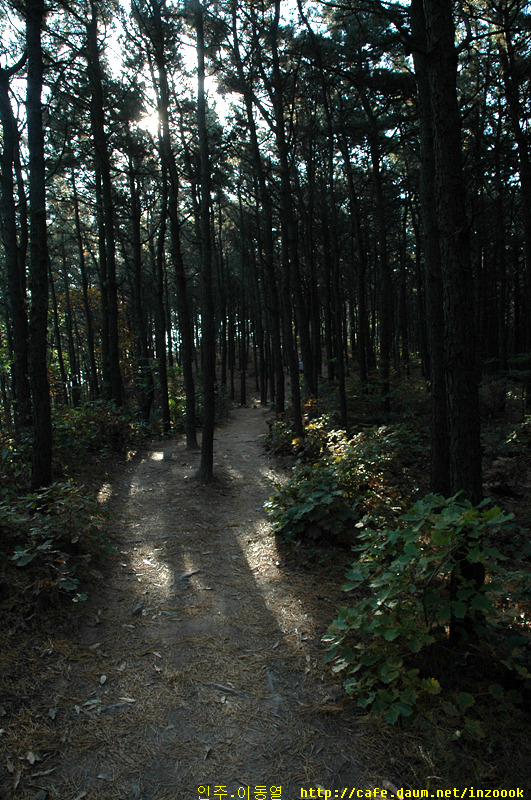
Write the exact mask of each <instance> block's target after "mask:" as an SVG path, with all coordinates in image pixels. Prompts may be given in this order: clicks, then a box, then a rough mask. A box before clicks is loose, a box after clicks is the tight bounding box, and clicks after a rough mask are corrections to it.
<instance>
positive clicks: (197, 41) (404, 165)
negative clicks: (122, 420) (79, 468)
mask: <svg viewBox="0 0 531 800" xmlns="http://www.w3.org/2000/svg"><path fill="white" fill-rule="evenodd" d="M6 8H7V7H6ZM17 8H18V7H15V6H14V5H13V6H12V7H11V10H10V13H11V14H13V15H15V16H16V15H17V14H19V11H18V10H17ZM131 10H132V13H131V14H130V15H129V14H122V15H121V16H120V12H119V9H118V7H117V6H115V5H113V4H112V3H111V2H110V0H105V2H103V0H102V1H101V2H97V0H78V2H75V3H69V4H66V5H61V4H60V5H59V6H57V7H54V8H53V9H51V8H50V9H49V10H48V14H47V16H45V14H44V11H45V9H44V7H43V6H42V4H40V3H39V2H38V1H37V0H32V2H30V3H29V4H28V6H27V9H26V21H27V23H28V29H27V30H28V37H29V38H28V41H27V42H22V40H21V39H20V35H19V34H18V33H17V29H16V28H15V27H12V26H11V23H10V17H9V16H8V15H7V14H6V12H5V11H4V12H0V26H1V28H2V34H3V37H4V38H5V39H6V41H8V40H9V39H12V40H13V47H12V48H11V50H12V52H14V53H18V55H15V56H13V57H10V58H9V59H7V58H5V59H4V60H3V61H2V62H1V63H0V117H1V125H2V144H1V147H2V153H1V156H2V165H1V166H2V187H1V192H2V195H1V199H2V202H1V212H2V240H3V248H2V253H1V256H0V259H1V260H0V271H1V276H2V280H1V282H0V292H1V298H0V299H1V304H0V310H1V311H0V326H1V333H2V340H3V347H2V351H1V352H2V354H4V355H3V358H4V362H5V363H4V364H3V365H2V369H1V376H0V377H1V387H0V388H1V390H2V394H1V397H2V424H3V425H4V426H7V427H9V426H13V427H14V428H15V429H17V430H19V431H22V430H23V429H24V428H25V426H27V424H28V420H29V417H30V413H33V414H37V415H39V417H38V418H39V421H37V417H35V418H34V426H35V428H36V429H37V428H38V433H37V438H36V439H35V447H36V448H37V449H38V452H39V454H41V455H40V456H39V458H40V457H41V456H42V458H43V459H44V460H46V462H47V463H49V453H50V450H49V447H48V445H47V444H46V442H47V441H48V440H49V438H50V428H49V424H48V422H46V420H47V419H49V416H50V409H49V408H47V406H46V398H45V395H46V391H45V389H46V386H48V384H49V385H50V387H51V399H52V406H53V405H54V404H58V403H59V402H60V401H61V402H65V400H66V402H68V403H71V404H73V405H76V404H78V403H80V402H83V401H85V400H92V399H95V398H96V397H98V396H100V395H103V396H104V397H106V398H108V399H110V400H111V401H112V402H114V403H115V404H117V405H120V404H125V405H127V406H128V407H130V408H131V409H132V410H134V411H135V412H137V413H138V414H139V415H140V416H141V417H142V418H144V419H145V420H150V419H152V418H153V416H154V415H155V416H158V418H159V420H160V425H161V427H162V429H163V430H165V431H168V430H169V429H170V427H171V422H172V421H171V414H172V413H173V411H172V409H174V407H175V403H176V400H175V392H176V387H178V390H179V391H180V386H181V385H182V387H183V390H184V393H185V401H184V404H185V407H186V426H185V427H186V439H187V444H188V446H189V447H197V434H196V429H197V420H198V416H197V412H198V408H199V401H200V402H201V404H202V406H201V409H200V416H199V419H201V421H202V422H203V447H204V451H203V457H202V467H201V476H202V479H203V480H209V478H210V477H211V474H212V463H213V452H212V441H213V438H212V431H213V427H212V426H213V420H214V413H215V403H216V399H215V396H216V379H217V386H218V390H219V391H221V392H222V391H225V390H226V391H227V393H228V394H229V395H230V396H231V397H233V398H236V396H237V390H236V377H237V376H238V373H239V376H240V392H239V398H240V401H241V402H245V401H246V399H247V397H246V394H245V386H246V381H245V379H246V376H247V374H248V367H249V366H250V365H253V366H254V367H255V372H256V374H257V376H258V377H257V380H258V386H257V390H258V391H259V392H260V397H261V399H262V402H272V403H274V404H275V405H276V407H277V408H278V409H279V410H284V409H286V407H287V403H286V398H287V397H288V396H289V400H290V408H289V413H290V414H291V415H292V417H293V421H294V429H295V432H296V434H297V435H298V436H303V435H304V425H303V403H304V401H305V399H306V398H307V397H309V396H315V395H316V394H317V393H318V391H319V384H320V381H322V380H326V381H328V382H329V383H330V384H331V385H332V386H335V387H336V388H337V392H338V395H339V399H340V406H341V424H342V425H346V424H348V421H349V415H350V416H351V415H352V410H351V409H352V399H351V397H350V396H349V376H352V374H353V373H354V372H356V373H357V374H358V375H359V379H360V386H359V390H360V391H373V387H374V385H375V384H376V385H377V389H378V391H379V392H380V394H381V408H382V410H383V411H384V412H385V410H386V408H389V406H390V405H391V402H392V393H393V386H394V382H395V381H396V380H398V379H399V376H400V379H402V378H403V376H404V374H405V375H408V374H409V371H410V369H411V362H410V356H413V355H418V357H419V360H420V364H421V369H422V371H423V374H424V376H425V378H426V380H427V381H428V382H429V387H430V391H431V396H432V410H433V414H432V452H433V458H432V486H433V488H434V489H436V490H437V491H441V492H443V493H444V494H448V493H451V492H454V491H457V490H458V489H464V490H465V491H466V492H467V493H468V494H469V496H470V497H471V498H477V497H479V496H480V494H481V471H480V462H481V458H480V450H479V422H478V420H479V412H478V400H477V389H478V383H479V380H480V377H481V369H482V365H483V369H484V370H488V371H489V372H495V371H496V370H499V369H502V370H507V369H509V368H510V369H512V374H513V376H514V377H515V378H520V379H521V380H522V382H523V385H526V384H527V383H529V374H531V373H530V371H529V369H528V367H529V358H530V355H529V354H530V348H531V341H530V339H531V333H530V330H531V326H530V319H531V311H530V309H531V300H530V298H531V278H530V275H531V267H530V263H531V256H530V250H529V242H530V241H531V228H530V225H531V223H530V216H529V194H530V192H531V188H530V186H531V177H530V174H529V158H530V157H529V142H528V139H527V136H526V129H527V128H526V126H527V125H528V120H529V114H530V111H531V109H530V107H529V92H528V88H529V70H528V69H527V67H528V65H529V60H530V58H531V54H530V48H529V37H528V36H526V32H528V27H529V20H528V16H527V14H526V9H525V4H523V3H520V2H510V3H509V2H508V0H507V1H506V0H504V2H502V3H495V4H493V3H491V2H481V3H480V2H475V0H474V1H472V0H471V1H470V2H468V3H463V4H460V5H459V7H458V8H454V4H452V3H451V2H450V0H411V2H410V4H409V6H405V5H403V4H389V3H380V2H368V0H356V2H355V3H353V4H351V5H350V6H349V5H348V4H347V5H343V6H341V5H340V6H337V7H336V6H333V7H332V6H328V5H324V6H319V7H316V6H315V5H312V4H309V3H305V2H304V0H300V3H299V6H298V10H295V9H294V8H293V7H290V8H288V6H287V4H284V3H282V2H280V0H271V2H266V3H264V4H262V5H257V4H255V3H247V2H243V3H238V4H236V3H235V2H233V0H223V2H219V3H217V4H215V5H209V6H206V5H202V4H198V3H197V2H195V0H192V2H190V3H188V4H185V5H175V4H174V3H172V2H170V0H134V2H133V4H132V7H131ZM287 17H290V18H289V19H287ZM113 26H114V29H115V32H114V33H112V35H111V32H112V29H113ZM37 30H40V42H41V45H40V47H41V51H42V49H44V58H43V57H42V55H41V56H39V54H38V52H41V51H39V49H38V46H37V45H38V41H37ZM32 31H33V33H31V32H32ZM30 33H31V36H30ZM118 35H119V36H120V37H121V44H120V46H119V47H118V46H117V44H116V37H117V36H118ZM17 37H18V39H17ZM118 51H120V52H121V53H122V55H121V56H120V57H118V55H117V53H118ZM192 53H195V55H194V57H193V58H192V57H191V54H192ZM188 54H190V55H188ZM39 59H41V60H40V61H39ZM43 63H45V64H46V70H45V71H44V73H43V72H42V69H43V67H42V64H43ZM211 75H215V81H217V84H218V86H219V87H220V90H221V92H222V93H224V97H225V101H224V103H223V105H221V101H220V100H219V98H218V99H216V96H215V93H214V92H215V90H214V88H213V86H214V83H213V80H214V79H213V78H212V77H211ZM24 81H26V88H27V95H26V96H24V92H23V91H21V86H22V85H23V84H24ZM41 82H42V83H41ZM40 86H42V93H43V96H45V99H46V103H45V106H44V108H43V107H42V106H39V104H38V102H37V99H38V97H40V94H39V92H40V88H39V87H40ZM216 104H217V108H218V113H222V118H220V117H217V116H216V108H215V106H216ZM39 107H40V109H41V113H42V112H44V116H43V119H42V120H41V121H40V122H39V118H38V113H39ZM39 130H40V133H38V131H39ZM44 159H45V160H46V165H47V169H46V170H44V166H43V165H44V163H45V161H44ZM25 186H29V187H30V197H29V198H28V200H29V203H28V202H27V199H26V195H25V191H24V188H25ZM32 242H33V244H32ZM37 242H38V243H39V246H38V247H37V244H36V243H37ZM46 242H49V249H48V251H47V250H46V245H45V243H46ZM26 250H27V252H28V255H29V258H28V259H26ZM48 253H49V255H48ZM48 289H50V297H51V307H50V310H49V312H48V311H47V306H46V304H47V302H48V300H47V297H48ZM28 312H29V313H28ZM48 327H49V329H50V332H49V333H48ZM52 332H53V335H52ZM30 343H31V347H30ZM34 345H35V347H34ZM30 354H31V363H30ZM38 365H40V368H39V367H38ZM43 365H45V366H43ZM39 370H40V371H39ZM30 376H31V393H30V389H29V386H30V380H29V378H30ZM197 387H201V388H200V389H198V388H197ZM30 394H31V396H30ZM36 399H37V407H35V400H36ZM179 402H180V401H179ZM32 404H33V412H31V405H32ZM39 437H43V438H42V440H40V439H39ZM38 442H40V444H37V443H38ZM37 449H36V452H37ZM35 471H36V475H37V473H39V474H41V477H40V478H37V477H36V478H35V480H36V482H37V483H39V482H42V481H44V482H46V480H48V479H49V473H48V472H46V471H45V470H44V462H43V464H41V465H40V466H38V464H37V462H36V463H35Z"/></svg>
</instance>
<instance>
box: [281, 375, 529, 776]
mask: <svg viewBox="0 0 531 800" xmlns="http://www.w3.org/2000/svg"><path fill="white" fill-rule="evenodd" d="M504 393H505V394H504ZM505 395H506V396H507V398H508V409H507V414H506V415H505V417H504V418H503V419H499V415H500V414H502V413H504V402H502V401H504V397H505ZM356 402H357V401H356ZM392 402H393V404H394V406H396V403H397V398H393V401H392ZM482 402H483V409H482V413H484V415H485V420H486V421H487V423H488V424H485V426H484V438H483V444H484V449H485V453H486V456H487V457H488V459H489V464H490V463H492V464H493V465H494V467H495V473H494V478H495V479H496V486H502V487H503V486H505V485H506V483H507V481H506V479H505V473H506V472H507V471H508V470H509V468H510V469H511V477H512V473H513V472H516V471H517V469H518V467H517V464H520V467H519V469H520V473H521V478H520V482H521V481H522V480H523V477H524V475H525V471H526V468H525V464H527V463H528V453H529V442H530V441H531V439H530V436H531V434H530V430H531V424H530V418H529V417H525V418H524V419H523V421H517V420H515V419H514V404H512V405H510V404H511V403H512V400H511V397H510V392H509V391H508V390H507V391H506V386H505V383H503V382H498V383H495V384H489V385H488V386H487V387H486V388H485V390H484V392H483V396H482ZM362 404H363V410H364V412H366V418H368V419H370V417H371V415H372V409H373V408H374V407H375V403H373V402H372V399H371V398H370V397H369V398H367V397H366V396H365V397H363V398H362ZM358 408H359V405H358ZM403 409H404V414H403V416H402V418H401V419H400V420H399V421H397V420H396V419H393V416H392V415H390V416H389V417H388V419H387V421H386V424H380V423H378V424H367V423H366V422H364V419H363V414H360V415H359V416H358V418H357V420H356V426H357V429H358V430H357V431H356V432H352V431H351V432H345V431H340V430H337V427H338V425H337V414H336V413H335V410H334V408H333V406H332V404H331V403H330V402H326V403H324V404H323V403H322V402H321V401H310V402H309V403H307V404H306V406H305V415H304V420H303V421H304V427H305V436H304V437H302V438H299V437H296V436H295V435H294V434H293V432H292V429H291V426H290V424H289V421H288V420H286V419H285V418H276V419H275V420H273V421H272V422H270V431H269V434H268V437H267V443H266V446H267V448H268V449H269V451H270V452H271V453H273V454H275V455H279V456H282V457H283V458H284V464H286V458H287V459H289V461H288V463H290V461H291V464H292V467H291V470H290V474H289V477H287V478H286V480H284V481H283V482H281V483H279V484H278V485H277V486H276V487H275V493H274V494H273V495H272V496H271V497H270V499H269V501H268V503H267V504H266V507H267V510H268V512H269V514H270V518H271V520H272V523H273V529H274V531H275V533H276V534H277V535H278V536H279V538H280V540H281V541H282V542H283V543H284V546H286V547H291V546H292V545H293V543H295V544H297V545H298V548H299V549H298V553H300V548H306V552H308V553H311V552H312V551H313V550H314V549H315V547H316V544H317V545H319V546H320V547H322V548H324V550H320V551H319V552H321V553H323V552H324V553H325V554H326V548H334V547H335V546H336V545H338V544H340V545H341V546H342V547H343V548H344V547H346V546H347V547H350V548H351V549H352V551H353V553H354V560H353V562H352V564H351V566H350V568H349V570H348V572H347V583H346V584H345V585H344V586H343V590H344V591H346V592H347V593H348V595H349V596H350V602H349V603H345V604H343V605H342V606H341V607H340V608H339V609H338V612H337V615H336V618H335V619H334V620H333V621H332V623H331V624H330V626H329V629H328V632H327V634H326V635H325V637H324V640H323V641H324V644H325V646H326V648H327V653H326V661H327V662H328V663H329V665H330V667H331V669H332V670H333V672H334V674H335V675H336V676H337V678H339V679H341V681H342V683H343V686H344V690H345V692H346V693H347V695H348V696H349V697H350V698H352V700H353V701H355V703H356V704H357V705H358V706H359V708H360V709H361V710H362V712H363V713H365V714H368V715H369V717H368V718H367V724H368V725H370V724H371V721H370V720H371V719H372V720H373V721H374V722H373V723H372V724H374V725H378V726H380V728H381V730H382V731H383V730H384V728H382V727H381V726H382V725H383V726H388V728H387V729H386V730H387V732H386V733H385V736H386V737H388V738H389V741H392V740H393V741H395V740H396V741H397V742H398V741H400V742H403V741H406V740H403V738H402V737H403V735H404V734H405V733H406V732H407V736H408V737H411V738H408V739H407V741H408V742H409V745H408V748H406V749H407V759H406V761H407V763H409V764H413V763H415V770H416V772H415V774H416V780H417V781H418V779H419V778H418V776H419V774H422V775H423V776H424V778H423V780H425V785H427V786H429V785H430V782H431V781H432V780H435V784H434V785H440V782H442V783H443V785H444V782H445V781H446V785H458V781H461V782H462V783H463V785H466V782H467V781H469V780H471V779H472V778H475V779H484V778H485V776H486V775H493V776H494V775H495V776H496V779H497V780H498V784H497V785H503V786H511V785H512V783H511V782H512V780H513V777H514V775H513V771H512V769H513V768H512V767H509V766H508V765H509V764H510V763H514V764H516V763H517V762H518V765H519V764H520V762H519V760H518V758H517V757H516V756H515V754H514V753H512V752H511V746H510V744H509V742H510V737H511V729H512V726H513V725H517V726H520V727H521V729H522V730H524V731H525V730H527V731H529V732H531V721H530V720H529V713H528V712H529V707H530V702H531V637H530V635H529V634H530V627H531V590H530V588H529V564H528V561H526V558H528V556H529V552H530V550H529V546H530V543H529V540H528V531H527V528H525V527H522V523H520V524H518V520H513V519H512V514H508V513H506V512H504V511H503V510H502V509H501V508H500V507H498V506H496V505H495V504H494V503H493V502H490V501H484V502H483V503H481V504H480V505H479V506H477V507H473V506H472V505H471V504H470V503H469V502H468V501H467V500H466V499H465V498H464V497H463V496H462V495H456V496H454V497H451V498H443V497H440V496H437V495H433V494H426V491H427V480H426V478H427V475H428V452H429V451H428V436H427V426H428V420H427V418H426V417H425V416H424V417H423V416H422V413H420V410H421V409H422V403H421V402H418V399H417V396H416V392H415V391H414V392H410V395H409V396H408V397H406V398H405V399H404V404H403ZM486 472H487V474H489V475H490V474H491V473H492V469H491V471H490V472H489V469H488V466H487V469H486ZM500 475H501V478H500ZM494 478H493V480H494ZM502 479H503V480H502ZM515 480H516V479H515ZM508 485H509V486H510V487H512V486H513V485H514V495H515V496H518V492H519V489H518V485H517V484H516V483H515V481H512V482H511V484H508ZM512 491H513V490H512ZM511 496H512V495H511ZM524 507H526V506H525V502H524ZM524 525H525V522H524ZM463 553H466V560H467V561H468V562H469V563H473V564H479V565H481V566H482V567H483V569H484V570H485V573H486V579H485V582H484V584H483V585H482V586H479V587H478V586H477V585H475V584H474V585H473V584H472V583H470V582H468V583H467V582H466V581H465V580H464V579H463V578H462V576H461V578H459V574H460V573H459V570H460V565H461V564H462V562H463ZM299 558H300V556H299ZM323 563H324V559H323V558H321V559H320V561H319V563H318V566H317V569H322V568H323V566H322V565H323ZM456 624H457V628H458V629H459V625H461V627H462V630H463V631H465V632H466V633H467V636H468V638H467V636H466V635H465V634H463V637H462V638H461V640H460V641H459V642H457V641H455V640H454V639H450V636H449V632H450V626H451V625H452V626H453V628H454V630H455V626H456ZM391 729H397V734H396V737H395V739H393V737H392V736H391V733H390V730H391ZM398 731H401V733H399V732H398ZM524 738H525V736H524ZM515 746H516V745H515ZM398 749H400V750H402V747H401V746H400V748H398ZM516 769H517V771H519V772H518V774H521V768H520V766H518V767H517V768H516ZM417 770H419V771H417ZM437 774H439V776H438V777H437V778H435V779H434V778H433V776H434V775H437ZM430 776H431V777H430Z"/></svg>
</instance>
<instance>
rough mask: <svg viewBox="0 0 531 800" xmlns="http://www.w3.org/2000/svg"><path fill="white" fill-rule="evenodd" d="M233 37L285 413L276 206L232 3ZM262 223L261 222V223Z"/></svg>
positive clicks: (278, 398) (279, 406)
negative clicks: (276, 270)
mask: <svg viewBox="0 0 531 800" xmlns="http://www.w3.org/2000/svg"><path fill="white" fill-rule="evenodd" d="M231 8H232V34H233V43H234V58H235V61H236V68H237V71H238V77H239V79H240V81H241V84H242V86H243V95H244V101H245V110H246V114H247V125H248V127H249V136H250V139H251V151H252V156H253V166H254V171H255V175H256V179H257V183H258V190H259V195H260V196H259V201H260V205H261V210H262V215H261V216H262V225H260V224H258V241H259V244H260V252H261V254H262V257H263V261H264V269H265V282H266V292H265V295H266V301H267V311H268V316H269V318H270V320H271V330H270V333H271V349H272V355H273V366H274V375H275V390H274V392H273V395H274V397H275V406H276V410H277V411H278V412H283V411H284V408H285V386H284V364H283V358H282V340H281V314H280V301H279V292H278V285H277V278H276V275H275V256H274V253H275V245H274V241H273V204H272V198H271V191H270V187H268V185H267V179H266V173H265V168H264V164H263V161H262V156H261V153H260V147H259V144H258V132H257V128H256V121H255V118H254V113H253V92H252V87H251V86H250V85H249V81H248V79H246V76H245V72H244V68H243V62H242V59H241V55H240V49H239V42H238V20H237V6H236V3H235V2H233V3H232V7H231ZM258 222H260V220H258Z"/></svg>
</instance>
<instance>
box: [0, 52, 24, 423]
mask: <svg viewBox="0 0 531 800" xmlns="http://www.w3.org/2000/svg"><path fill="white" fill-rule="evenodd" d="M25 60H26V59H25V57H24V58H22V59H21V60H20V61H19V62H18V63H17V64H16V65H14V66H13V67H12V68H11V69H9V70H7V69H0V120H1V123H2V137H3V147H2V154H1V170H2V182H1V206H0V208H1V220H2V239H3V243H4V253H5V260H6V272H7V289H8V303H9V311H10V326H11V335H12V342H13V368H12V375H13V411H14V424H15V431H16V432H17V433H20V432H21V431H22V430H24V429H25V428H28V427H30V425H31V395H30V384H29V377H28V371H29V348H28V341H29V340H28V336H29V334H28V312H27V306H26V252H25V251H26V241H25V237H24V236H23V237H22V238H21V240H19V238H18V236H17V211H16V201H15V180H14V175H13V170H14V168H15V161H16V160H17V158H18V131H17V123H16V120H15V117H14V114H13V109H12V107H11V102H10V100H9V80H10V78H11V77H12V76H13V75H14V74H16V72H18V71H19V69H21V68H22V66H23V64H24V63H25ZM20 213H21V214H25V213H26V209H25V208H24V207H23V208H22V209H21V212H20ZM24 224H25V221H24Z"/></svg>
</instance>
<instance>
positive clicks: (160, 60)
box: [134, 0, 198, 450]
mask: <svg viewBox="0 0 531 800" xmlns="http://www.w3.org/2000/svg"><path fill="white" fill-rule="evenodd" d="M161 7H162V2H161V0H151V3H150V9H151V17H150V18H149V19H145V18H144V16H143V15H142V12H141V10H140V8H139V6H138V5H136V4H135V6H134V8H135V12H136V14H137V18H138V21H139V24H140V25H141V26H142V27H143V28H144V29H145V30H146V33H147V35H148V37H149V38H150V41H151V44H152V46H153V55H154V59H155V64H156V67H157V78H158V86H157V87H155V90H156V94H157V110H158V113H159V118H160V121H161V133H160V135H159V152H160V156H161V161H162V163H163V165H164V167H165V168H166V170H167V174H168V216H169V221H170V255H171V260H172V266H173V269H174V275H175V285H176V289H177V314H178V318H179V330H180V334H181V354H180V355H181V367H182V372H183V382H184V392H185V403H186V412H185V414H186V416H185V432H186V447H187V449H188V450H197V449H198V444H197V423H196V410H195V381H194V371H193V363H194V355H195V345H194V335H193V321H192V314H191V312H190V303H189V298H188V285H187V284H188V281H187V278H186V271H185V267H184V260H183V254H182V248H181V224H180V219H179V190H180V186H179V183H180V182H179V173H178V171H177V164H176V161H175V155H174V153H173V150H172V139H171V132H170V120H169V109H170V87H169V82H168V69H167V63H166V59H167V53H166V39H165V31H164V25H163V21H162V15H161Z"/></svg>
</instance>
